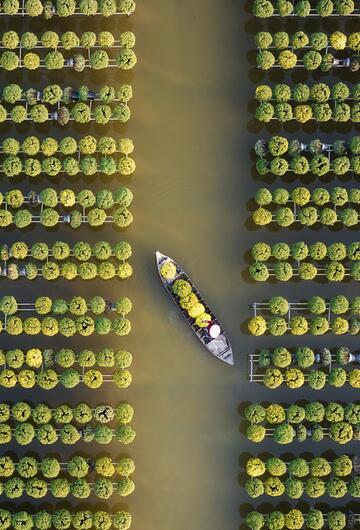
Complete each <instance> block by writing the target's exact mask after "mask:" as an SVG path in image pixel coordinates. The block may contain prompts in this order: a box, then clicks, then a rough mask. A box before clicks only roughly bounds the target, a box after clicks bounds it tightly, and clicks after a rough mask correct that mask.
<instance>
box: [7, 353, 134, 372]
mask: <svg viewBox="0 0 360 530" xmlns="http://www.w3.org/2000/svg"><path fill="white" fill-rule="evenodd" d="M131 363H132V355H131V353H130V352H128V351H126V350H114V349H112V348H104V349H103V350H100V351H97V352H93V351H92V350H89V349H84V350H81V351H79V352H75V351H74V350H72V349H71V348H61V349H60V350H58V351H54V350H52V349H50V348H49V349H45V350H40V349H39V348H31V349H30V350H27V351H24V350H20V349H18V348H16V349H15V350H0V367H1V368H5V367H6V368H11V369H14V370H15V369H21V368H31V369H39V368H44V369H48V368H52V367H55V368H58V367H60V368H66V369H68V368H72V367H74V366H79V367H80V368H94V367H95V368H116V369H120V370H124V369H126V368H129V367H130V366H131Z"/></svg>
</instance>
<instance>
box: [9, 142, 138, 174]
mask: <svg viewBox="0 0 360 530" xmlns="http://www.w3.org/2000/svg"><path fill="white" fill-rule="evenodd" d="M49 140H51V139H49ZM1 154H2V153H0V160H1V162H2V163H1V165H0V168H1V169H0V173H3V174H4V175H5V176H6V177H10V178H11V177H17V176H18V175H21V174H25V175H26V176H28V177H38V176H39V175H41V174H44V175H47V176H49V177H56V176H57V175H59V174H65V175H68V176H69V177H74V176H76V175H79V174H84V175H86V176H91V175H95V174H97V173H102V174H104V175H107V176H110V175H115V174H116V173H120V175H123V176H128V175H131V174H132V173H133V172H134V171H135V168H136V164H135V161H134V160H133V159H132V158H131V157H129V156H128V155H125V156H124V157H123V156H120V157H119V156H112V155H105V156H99V155H97V153H96V155H97V156H94V155H79V154H78V155H77V156H65V157H63V156H46V157H45V158H43V157H41V158H40V160H39V156H38V157H37V158H35V157H32V156H31V157H27V156H23V155H21V154H20V155H6V156H1Z"/></svg>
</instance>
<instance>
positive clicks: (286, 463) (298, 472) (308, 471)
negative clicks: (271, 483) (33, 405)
mask: <svg viewBox="0 0 360 530" xmlns="http://www.w3.org/2000/svg"><path fill="white" fill-rule="evenodd" d="M4 458H8V457H4ZM75 458H78V457H75ZM359 465H360V462H359V457H358V456H352V455H347V454H343V455H341V456H336V457H335V458H331V459H329V458H326V457H323V456H316V457H312V458H309V457H295V458H285V459H284V458H279V457H277V456H270V457H269V458H266V459H264V458H260V457H251V458H249V460H247V462H246V464H245V471H246V474H247V475H248V476H249V477H252V478H255V477H264V478H267V477H269V476H271V477H285V478H288V477H295V478H305V477H311V478H324V477H328V478H331V477H349V476H358V475H359V471H360V468H359Z"/></svg>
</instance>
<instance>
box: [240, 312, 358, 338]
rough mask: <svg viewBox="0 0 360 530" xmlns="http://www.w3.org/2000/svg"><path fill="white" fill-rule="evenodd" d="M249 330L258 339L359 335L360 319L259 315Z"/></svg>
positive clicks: (250, 322) (251, 322)
mask: <svg viewBox="0 0 360 530" xmlns="http://www.w3.org/2000/svg"><path fill="white" fill-rule="evenodd" d="M248 330H249V332H250V334H251V335H253V336H255V337H258V336H261V335H264V334H265V333H269V334H270V335H273V336H274V337H280V336H282V335H285V334H286V333H290V334H291V335H295V336H300V335H306V334H309V333H310V334H311V335H314V336H320V335H324V334H326V333H329V334H330V333H332V334H334V335H344V334H346V333H349V334H350V335H358V334H359V333H360V319H359V318H358V317H350V318H344V317H335V318H333V319H330V318H327V317H323V316H317V317H314V318H309V317H303V316H293V317H291V318H288V317H287V318H284V317H279V316H274V317H264V316H262V315H257V316H255V317H252V318H251V319H250V320H249V322H248Z"/></svg>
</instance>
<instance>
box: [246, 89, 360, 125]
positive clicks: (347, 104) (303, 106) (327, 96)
mask: <svg viewBox="0 0 360 530" xmlns="http://www.w3.org/2000/svg"><path fill="white" fill-rule="evenodd" d="M359 88H360V85H359V84H355V85H352V86H350V87H349V86H348V85H346V84H345V83H342V82H339V83H336V84H334V85H332V86H331V87H330V86H328V85H327V84H326V83H315V84H313V85H312V86H308V85H305V84H303V83H298V84H296V85H294V86H290V85H287V84H277V85H274V87H271V86H270V85H259V86H258V87H257V88H256V91H255V98H256V99H257V100H258V101H259V102H260V103H259V105H258V106H257V108H256V110H255V117H256V118H257V119H258V120H259V121H261V122H264V123H268V122H270V121H271V120H279V121H280V122H286V121H290V120H296V121H297V122H299V123H306V122H308V121H310V120H315V121H319V122H324V121H331V120H332V121H336V122H347V121H353V122H355V123H357V122H359V120H360V103H359V97H360V92H359Z"/></svg>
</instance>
